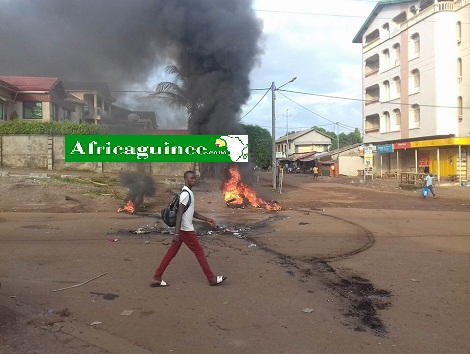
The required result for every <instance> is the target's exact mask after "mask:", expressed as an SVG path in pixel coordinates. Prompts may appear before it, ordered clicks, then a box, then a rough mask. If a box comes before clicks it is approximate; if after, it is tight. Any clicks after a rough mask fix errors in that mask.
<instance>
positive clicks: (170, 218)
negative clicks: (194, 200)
mask: <svg viewBox="0 0 470 354" xmlns="http://www.w3.org/2000/svg"><path fill="white" fill-rule="evenodd" d="M183 192H187V193H188V194H189V200H188V204H186V206H185V208H184V211H186V210H188V208H189V206H190V205H191V194H190V193H189V192H188V191H187V190H182V191H181V192H179V193H177V194H175V196H174V197H173V199H172V200H171V202H170V204H168V206H167V207H165V208H163V209H162V212H161V214H162V220H163V222H164V223H165V224H167V225H168V226H170V227H173V226H175V225H176V214H177V213H178V207H179V206H180V196H181V193H183Z"/></svg>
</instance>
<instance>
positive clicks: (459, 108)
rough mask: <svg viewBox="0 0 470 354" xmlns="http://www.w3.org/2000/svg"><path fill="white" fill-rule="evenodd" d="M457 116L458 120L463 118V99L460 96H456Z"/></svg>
mask: <svg viewBox="0 0 470 354" xmlns="http://www.w3.org/2000/svg"><path fill="white" fill-rule="evenodd" d="M457 116H458V119H459V122H461V121H462V120H463V100H462V96H459V97H458V98H457Z"/></svg>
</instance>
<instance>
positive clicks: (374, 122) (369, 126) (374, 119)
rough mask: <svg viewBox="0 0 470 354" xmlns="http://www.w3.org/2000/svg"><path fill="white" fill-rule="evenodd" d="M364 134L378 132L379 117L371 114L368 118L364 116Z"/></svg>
mask: <svg viewBox="0 0 470 354" xmlns="http://www.w3.org/2000/svg"><path fill="white" fill-rule="evenodd" d="M364 128H365V132H366V133H374V132H378V131H379V130H380V117H379V115H378V114H372V115H370V116H366V121H365V127H364Z"/></svg>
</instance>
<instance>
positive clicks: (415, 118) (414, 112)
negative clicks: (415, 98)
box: [411, 104, 421, 123]
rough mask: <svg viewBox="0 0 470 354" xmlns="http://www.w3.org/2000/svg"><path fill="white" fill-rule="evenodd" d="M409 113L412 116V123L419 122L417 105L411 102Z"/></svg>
mask: <svg viewBox="0 0 470 354" xmlns="http://www.w3.org/2000/svg"><path fill="white" fill-rule="evenodd" d="M411 115H412V116H413V122H414V123H419V121H420V119H421V118H420V110H419V105H417V104H413V105H411Z"/></svg>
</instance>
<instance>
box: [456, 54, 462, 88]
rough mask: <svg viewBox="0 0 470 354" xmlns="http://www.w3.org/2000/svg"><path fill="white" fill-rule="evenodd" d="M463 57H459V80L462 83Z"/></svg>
mask: <svg viewBox="0 0 470 354" xmlns="http://www.w3.org/2000/svg"><path fill="white" fill-rule="evenodd" d="M462 71H463V69H462V58H458V59H457V81H458V82H459V83H460V82H462V74H463V72H462Z"/></svg>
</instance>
